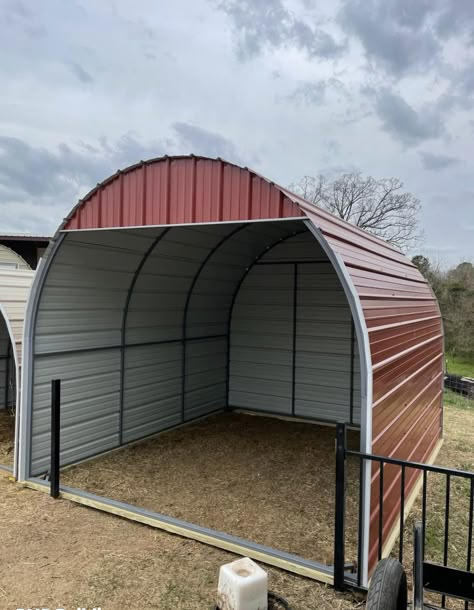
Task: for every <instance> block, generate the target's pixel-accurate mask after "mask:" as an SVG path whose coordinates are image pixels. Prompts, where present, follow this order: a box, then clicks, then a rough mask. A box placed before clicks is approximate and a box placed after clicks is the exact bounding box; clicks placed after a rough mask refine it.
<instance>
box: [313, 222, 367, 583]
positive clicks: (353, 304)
mask: <svg viewBox="0 0 474 610" xmlns="http://www.w3.org/2000/svg"><path fill="white" fill-rule="evenodd" d="M304 224H305V225H306V226H307V227H308V228H309V230H310V231H311V233H312V234H313V235H314V237H315V238H316V239H317V241H318V242H319V245H320V246H321V247H322V248H323V250H324V252H325V253H326V255H327V257H328V258H329V260H330V261H331V263H332V264H333V267H334V269H335V270H336V273H337V275H338V277H339V280H340V282H341V284H342V287H343V289H344V292H345V294H346V297H347V301H348V303H349V307H350V308H351V313H352V319H353V321H354V326H355V330H356V334H357V342H358V346H359V359H360V374H361V404H360V409H361V418H360V446H361V451H362V452H363V453H370V452H371V451H372V357H371V353H370V342H369V333H368V330H367V325H366V323H365V317H364V312H363V311H362V305H361V302H360V299H359V295H358V293H357V290H356V288H355V286H354V283H353V281H352V279H351V277H350V275H349V272H348V271H347V268H346V266H345V264H344V261H343V260H342V258H341V257H340V255H339V254H338V253H337V252H335V251H334V250H333V249H332V248H331V246H330V245H329V243H328V242H327V241H326V238H325V237H324V235H323V233H322V231H321V230H320V229H319V228H318V227H316V226H315V225H314V224H313V222H312V221H311V220H305V221H304ZM370 478H371V469H370V463H368V460H367V461H366V463H365V464H364V470H363V488H364V492H363V505H362V508H361V510H362V514H363V523H362V532H363V537H362V538H363V539H362V549H361V556H362V562H363V565H362V584H363V585H364V586H366V585H367V583H368V569H369V530H370ZM359 544H360V543H359Z"/></svg>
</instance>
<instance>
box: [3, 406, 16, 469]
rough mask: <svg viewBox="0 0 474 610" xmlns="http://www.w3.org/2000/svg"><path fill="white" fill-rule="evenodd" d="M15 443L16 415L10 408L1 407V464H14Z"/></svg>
mask: <svg viewBox="0 0 474 610" xmlns="http://www.w3.org/2000/svg"><path fill="white" fill-rule="evenodd" d="M14 443H15V415H14V414H12V413H11V411H10V410H9V409H0V464H3V465H4V466H12V465H13V455H14V454H13V449H14Z"/></svg>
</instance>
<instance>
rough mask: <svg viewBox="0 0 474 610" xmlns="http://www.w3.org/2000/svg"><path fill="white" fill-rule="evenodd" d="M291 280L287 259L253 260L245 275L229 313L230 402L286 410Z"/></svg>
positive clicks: (289, 391) (291, 269)
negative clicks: (276, 261)
mask: <svg viewBox="0 0 474 610" xmlns="http://www.w3.org/2000/svg"><path fill="white" fill-rule="evenodd" d="M275 249H276V248H275ZM293 284H294V266H293V265H291V264H289V265H278V266H273V265H255V266H254V267H253V269H251V271H250V272H249V274H248V275H247V277H246V279H245V280H244V282H243V284H242V286H241V288H240V291H239V293H238V296H237V299H236V301H235V306H234V311H233V315H232V326H231V339H230V348H229V349H230V370H229V402H230V404H231V405H232V406H235V407H243V408H248V409H257V410H261V411H270V412H272V411H273V412H276V413H283V414H285V415H291V412H292V362H293ZM241 306H243V307H244V308H245V309H244V310H243V311H242V310H241V309H240V308H241ZM256 365H257V368H255V366H256ZM277 371H278V377H277V378H275V373H276V372H277Z"/></svg>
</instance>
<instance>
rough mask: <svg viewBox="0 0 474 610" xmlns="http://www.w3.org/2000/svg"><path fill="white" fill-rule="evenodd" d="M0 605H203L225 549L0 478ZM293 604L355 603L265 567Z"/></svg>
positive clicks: (342, 607)
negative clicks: (0, 551) (187, 538)
mask: <svg viewBox="0 0 474 610" xmlns="http://www.w3.org/2000/svg"><path fill="white" fill-rule="evenodd" d="M0 537H1V540H2V563H1V569H0V572H1V579H0V608H2V609H5V610H6V609H13V608H26V607H28V608H36V607H39V608H56V607H58V608H77V607H78V606H80V607H87V608H92V607H94V606H100V607H102V609H103V610H123V609H124V608H129V609H130V610H141V609H144V608H146V609H147V610H148V609H149V610H152V609H159V610H207V609H209V608H211V606H212V604H213V602H214V598H215V590H216V586H217V574H218V569H219V566H220V565H221V564H222V563H225V562H228V561H231V560H232V559H234V557H233V556H232V555H230V554H229V553H225V552H223V551H219V550H217V549H212V548H210V547H207V546H205V545H203V544H199V543H197V542H193V541H191V540H185V539H183V538H180V537H178V536H172V535H170V534H167V533H165V532H160V531H159V530H155V529H152V528H149V527H146V526H142V525H139V524H137V523H132V522H130V521H127V520H123V519H119V518H117V517H113V516H111V515H107V514H105V513H101V512H98V511H94V510H92V509H88V508H85V507H83V506H79V505H76V504H73V503H71V502H67V501H66V500H52V499H50V498H49V497H48V496H46V494H43V493H39V492H34V491H31V490H27V489H22V488H21V487H19V486H18V485H13V484H12V483H10V482H9V481H8V480H7V479H5V478H0ZM269 586H270V588H271V589H272V590H274V591H277V592H278V593H279V594H281V595H283V596H285V597H286V598H287V599H288V601H289V602H290V604H291V606H292V608H293V610H308V609H309V608H318V609H319V610H348V609H349V608H356V607H358V606H359V605H360V604H359V602H357V601H356V600H355V599H354V598H353V597H352V596H350V595H346V596H342V595H336V594H335V593H334V591H332V590H331V589H330V588H328V587H325V586H323V585H319V584H318V583H315V582H314V581H310V580H307V579H305V578H300V577H296V576H292V575H290V574H287V573H285V572H282V571H281V570H277V569H270V570H269Z"/></svg>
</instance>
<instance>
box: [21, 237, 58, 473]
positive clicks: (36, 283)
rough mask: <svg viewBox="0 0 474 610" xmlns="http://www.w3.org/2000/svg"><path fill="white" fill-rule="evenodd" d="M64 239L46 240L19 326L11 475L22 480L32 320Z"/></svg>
mask: <svg viewBox="0 0 474 610" xmlns="http://www.w3.org/2000/svg"><path fill="white" fill-rule="evenodd" d="M65 239H66V235H65V234H62V235H61V234H60V233H59V232H58V233H56V236H55V238H54V240H53V241H52V242H51V243H50V245H49V247H48V249H47V251H46V254H45V256H44V257H43V258H42V259H41V260H40V264H39V266H38V268H37V270H36V273H35V276H34V278H33V283H32V284H31V288H30V294H29V296H28V303H27V306H26V314H25V325H24V328H23V359H22V367H21V400H20V405H19V406H18V405H17V416H18V414H19V415H20V424H19V434H18V451H17V456H18V457H17V467H16V471H15V476H16V478H18V480H20V481H25V480H26V479H27V478H28V476H29V474H30V469H31V442H32V436H31V433H32V430H31V424H32V419H33V381H34V341H35V330H36V321H37V317H38V303H39V300H40V299H41V294H42V292H43V287H44V284H45V281H46V278H47V276H48V272H49V269H50V267H51V264H52V262H53V260H54V258H55V257H56V254H57V252H58V250H59V247H60V246H61V244H62V243H63V241H64V240H65Z"/></svg>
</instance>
